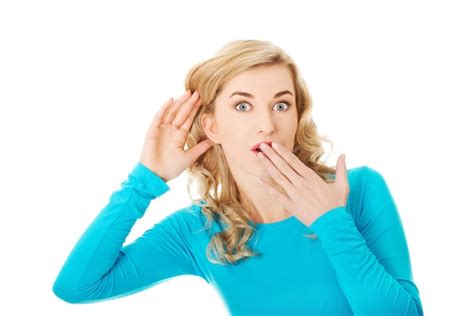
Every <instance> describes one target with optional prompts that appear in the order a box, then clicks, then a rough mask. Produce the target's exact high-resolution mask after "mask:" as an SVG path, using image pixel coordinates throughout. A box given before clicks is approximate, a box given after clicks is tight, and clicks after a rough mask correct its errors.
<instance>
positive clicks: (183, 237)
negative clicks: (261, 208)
mask: <svg viewBox="0 0 474 316" xmlns="http://www.w3.org/2000/svg"><path fill="white" fill-rule="evenodd" d="M347 175H348V180H349V185H350V193H349V196H348V200H347V205H346V206H344V207H343V206H341V207H336V208H333V209H331V210H329V211H328V212H326V213H324V214H323V215H322V216H320V217H319V218H317V219H316V220H315V221H314V222H313V223H312V224H311V225H310V227H307V226H305V225H304V224H303V223H301V222H300V221H299V220H298V219H297V218H296V217H295V216H292V217H289V218H287V219H284V220H281V221H278V222H273V223H262V224H257V225H256V229H257V231H256V232H255V234H254V235H253V237H252V239H250V241H249V246H250V247H251V249H253V250H254V251H255V252H259V253H260V254H261V255H260V256H258V257H252V258H246V259H244V260H243V261H239V262H238V263H237V264H236V265H231V264H229V265H219V264H214V263H212V262H210V261H209V260H208V259H207V257H206V249H207V246H208V243H209V241H210V237H211V236H212V234H213V233H215V232H219V231H221V230H222V229H223V228H222V226H221V225H219V224H218V223H216V222H213V224H212V233H211V232H208V231H206V230H204V229H203V225H204V224H205V221H206V217H205V216H204V215H203V213H202V211H201V207H200V206H197V205H193V204H191V205H189V206H188V207H185V208H182V209H179V210H177V211H175V212H174V213H171V214H170V215H168V216H166V217H165V218H164V219H162V220H161V221H160V222H158V223H156V224H154V225H153V227H151V228H150V229H148V230H147V231H146V232H144V233H143V235H142V236H140V237H139V238H137V239H136V240H134V241H133V242H131V243H129V244H127V245H124V241H125V239H126V237H127V235H128V234H129V232H130V230H131V229H132V227H133V225H134V224H135V222H136V221H137V219H139V218H141V217H142V216H143V215H144V213H145V210H146V209H147V207H148V205H149V204H150V202H151V201H152V200H153V199H155V198H156V197H159V196H161V195H163V194H164V193H166V192H167V191H168V190H169V189H170V188H169V186H168V185H167V184H166V182H165V181H164V180H163V179H161V178H160V177H159V176H158V175H157V174H155V173H154V172H153V171H151V170H150V169H148V168H147V167H146V166H144V165H143V164H142V163H140V162H138V163H137V164H136V166H135V167H134V169H133V170H132V172H131V173H130V174H129V176H128V179H127V180H125V181H124V182H122V183H121V188H120V189H118V190H117V191H115V192H113V194H112V195H111V197H110V200H109V202H108V204H107V205H106V206H105V207H104V208H103V209H102V211H101V212H100V213H99V214H98V215H97V217H96V218H95V219H94V220H93V221H92V223H91V224H90V226H89V227H88V228H87V229H86V231H85V232H84V233H83V235H82V236H81V238H80V239H79V240H78V242H77V243H76V245H75V247H74V248H73V249H72V251H71V253H70V254H69V256H68V258H67V260H66V261H65V263H64V265H63V267H62V269H61V270H60V272H59V274H58V276H57V278H56V280H55V283H54V285H53V292H54V293H55V294H56V295H57V296H58V297H59V298H61V299H62V300H64V301H66V302H69V303H93V302H98V301H104V300H108V299H116V298H119V297H122V296H125V295H130V294H133V293H136V292H138V291H142V290H145V289H147V288H149V287H151V286H155V285H157V284H160V283H162V282H165V281H168V280H170V279H171V278H173V277H177V276H180V275H195V276H198V277H200V278H202V279H203V280H205V281H206V282H207V283H209V284H210V285H212V286H213V287H214V288H215V289H216V291H217V292H218V293H219V295H220V297H221V298H222V299H223V302H224V304H225V306H226V307H227V309H228V312H229V314H231V315H297V314H298V315H300V314H301V315H309V314H312V315H423V308H422V304H421V300H420V296H419V291H418V288H417V287H416V285H415V283H414V281H413V274H412V270H411V264H410V257H409V251H408V245H407V241H406V238H405V234H404V231H403V227H402V222H401V219H400V216H399V214H398V210H397V206H396V204H395V202H394V199H393V197H392V195H391V193H390V191H389V188H388V186H387V183H386V181H385V180H384V178H383V176H382V175H381V174H380V173H379V172H378V171H376V170H375V169H372V168H370V167H368V166H361V167H357V168H352V169H348V173H347ZM305 234H306V236H308V235H309V237H311V236H310V235H313V236H314V235H315V236H314V237H315V238H308V237H305Z"/></svg>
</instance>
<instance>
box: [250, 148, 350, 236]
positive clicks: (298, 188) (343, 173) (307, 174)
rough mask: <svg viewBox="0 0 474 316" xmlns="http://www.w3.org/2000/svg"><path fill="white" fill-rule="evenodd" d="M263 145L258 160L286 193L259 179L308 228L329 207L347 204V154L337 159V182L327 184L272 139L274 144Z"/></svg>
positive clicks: (348, 189)
mask: <svg viewBox="0 0 474 316" xmlns="http://www.w3.org/2000/svg"><path fill="white" fill-rule="evenodd" d="M275 145H276V146H275ZM260 148H261V149H262V152H263V153H258V156H259V157H260V158H259V159H260V160H261V161H262V163H263V165H264V166H265V168H266V169H267V170H268V172H269V174H270V175H271V177H272V178H273V179H274V180H275V182H277V183H278V184H279V185H280V186H281V187H282V188H283V189H284V190H285V192H286V195H285V194H282V193H280V192H279V191H278V190H277V189H276V188H274V187H272V186H271V185H270V184H269V183H267V182H266V181H265V180H263V179H261V178H258V179H257V180H258V181H259V182H260V183H261V184H262V185H263V186H264V187H265V188H266V189H267V190H268V192H269V194H271V195H272V196H274V197H275V198H277V199H278V200H280V201H281V203H282V204H283V206H284V207H285V208H286V209H287V210H288V211H289V212H291V213H293V214H294V215H295V217H296V218H298V219H299V220H300V221H301V222H302V223H303V224H304V225H306V226H308V227H309V226H310V225H311V224H312V223H313V222H314V221H315V220H316V219H318V218H319V217H320V216H321V215H323V214H324V213H326V212H328V211H329V210H331V209H333V208H335V207H339V206H346V202H347V196H348V195H349V191H350V188H349V181H348V180H347V168H346V162H345V155H341V156H339V158H338V160H337V166H336V179H335V181H334V183H326V182H325V181H324V180H323V179H321V177H320V176H319V175H318V174H317V173H315V172H314V171H313V170H311V169H310V168H308V167H307V166H306V165H305V164H304V163H303V162H301V160H299V159H298V157H296V156H295V155H294V154H293V153H292V152H290V151H289V150H287V149H286V148H285V147H284V146H282V145H280V144H277V143H276V142H272V147H269V146H266V145H264V146H263V147H262V145H261V146H260Z"/></svg>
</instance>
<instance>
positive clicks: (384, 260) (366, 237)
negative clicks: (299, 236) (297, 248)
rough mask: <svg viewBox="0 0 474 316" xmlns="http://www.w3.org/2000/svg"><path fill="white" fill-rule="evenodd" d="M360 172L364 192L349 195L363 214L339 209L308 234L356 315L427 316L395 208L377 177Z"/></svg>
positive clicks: (373, 172)
mask: <svg viewBox="0 0 474 316" xmlns="http://www.w3.org/2000/svg"><path fill="white" fill-rule="evenodd" d="M361 172H363V175H361V177H360V178H359V179H360V180H359V181H364V183H363V184H362V185H360V186H359V187H361V188H364V189H363V192H352V191H351V193H353V194H360V196H359V200H357V201H356V203H357V204H359V203H360V204H359V205H360V207H359V209H360V213H357V214H353V215H351V214H350V212H349V210H348V208H347V205H346V206H341V207H336V208H334V209H331V210H329V211H328V212H326V213H324V214H323V215H322V216H320V217H319V218H317V219H316V220H315V221H314V222H313V223H312V224H311V225H310V228H311V229H312V230H313V231H314V232H315V233H316V235H317V236H318V238H319V240H320V242H321V247H322V248H323V249H324V251H325V252H326V253H327V255H328V258H329V260H330V262H331V264H332V265H333V268H334V270H335V272H336V275H337V279H338V282H339V284H340V286H341V289H342V290H343V292H344V294H345V295H346V297H347V300H348V302H349V304H350V306H351V309H352V310H353V312H354V315H423V308H422V304H421V300H420V297H419V291H418V288H417V287H416V285H415V283H414V282H413V276H412V271H411V264H410V258H409V251H408V245H407V241H406V238H405V234H404V231H403V227H402V222H401V219H400V217H399V214H398V210H397V206H396V204H395V202H394V200H393V197H392V195H391V193H390V190H389V188H388V186H387V183H386V181H385V179H384V178H383V176H382V175H381V174H380V173H379V172H378V171H376V170H374V169H372V168H369V167H366V166H364V167H363V168H361ZM356 223H357V224H356ZM359 230H360V231H359Z"/></svg>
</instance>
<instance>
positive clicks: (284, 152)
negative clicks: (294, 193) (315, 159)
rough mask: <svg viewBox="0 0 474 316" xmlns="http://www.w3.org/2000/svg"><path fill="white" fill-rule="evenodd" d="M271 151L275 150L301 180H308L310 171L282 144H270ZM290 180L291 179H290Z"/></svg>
mask: <svg viewBox="0 0 474 316" xmlns="http://www.w3.org/2000/svg"><path fill="white" fill-rule="evenodd" d="M272 149H273V150H275V152H276V153H278V155H280V157H281V158H282V159H284V160H285V161H286V163H287V164H288V165H290V167H291V168H292V169H293V170H294V171H295V172H296V173H297V174H298V175H299V176H300V177H302V178H305V179H309V175H310V173H309V171H312V170H311V169H310V168H308V166H306V165H305V164H304V163H303V162H302V161H301V160H300V159H299V158H298V157H297V156H296V155H295V154H293V153H292V152H291V151H289V150H288V149H286V148H285V146H283V145H282V144H279V143H277V142H272ZM290 180H291V179H290Z"/></svg>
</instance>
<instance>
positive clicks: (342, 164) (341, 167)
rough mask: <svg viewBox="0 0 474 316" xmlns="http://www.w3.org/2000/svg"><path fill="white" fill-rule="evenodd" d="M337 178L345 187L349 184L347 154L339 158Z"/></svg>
mask: <svg viewBox="0 0 474 316" xmlns="http://www.w3.org/2000/svg"><path fill="white" fill-rule="evenodd" d="M336 180H338V182H339V185H342V186H344V187H346V186H349V181H348V180H347V166H346V155H345V154H342V155H341V156H339V159H338V160H337V165H336Z"/></svg>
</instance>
